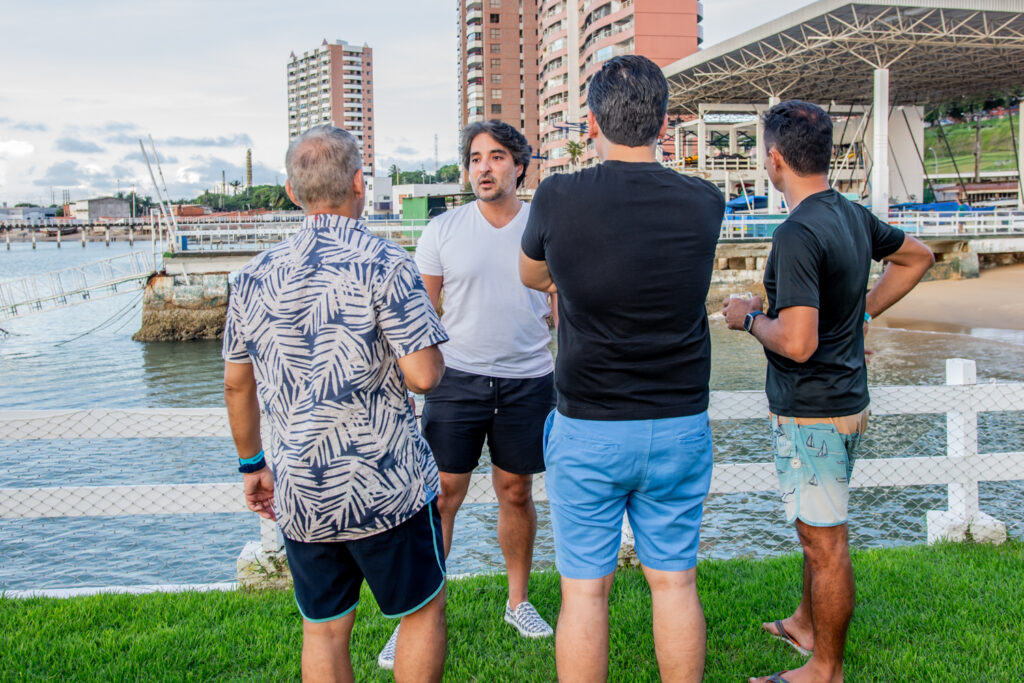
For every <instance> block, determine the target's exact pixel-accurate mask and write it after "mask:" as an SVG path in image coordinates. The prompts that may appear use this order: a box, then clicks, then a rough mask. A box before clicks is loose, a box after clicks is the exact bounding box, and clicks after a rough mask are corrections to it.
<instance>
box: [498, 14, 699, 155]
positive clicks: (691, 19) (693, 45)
mask: <svg viewBox="0 0 1024 683" xmlns="http://www.w3.org/2000/svg"><path fill="white" fill-rule="evenodd" d="M491 1H493V0H491ZM703 10H704V8H703V5H702V3H701V2H699V0H632V1H630V0H541V2H540V7H539V8H538V16H539V26H538V30H539V39H540V40H539V51H540V60H539V68H540V74H539V84H540V127H541V128H540V134H541V143H540V153H541V155H546V156H547V159H546V160H545V161H544V162H543V165H544V174H545V175H547V174H548V173H562V172H565V171H569V170H570V165H571V164H570V157H569V155H568V152H567V150H566V142H567V141H568V140H579V141H581V142H583V143H585V144H586V137H585V136H581V134H580V132H579V124H580V123H581V122H582V121H584V120H585V119H586V116H587V85H588V84H589V83H590V79H591V78H592V77H593V75H594V74H595V73H597V72H598V71H599V70H600V69H601V65H602V64H604V63H605V62H606V61H608V60H609V59H611V58H612V57H616V56H618V55H626V54H639V55H643V56H645V57H648V58H650V59H651V60H652V61H654V62H655V63H656V64H658V66H662V67H663V66H666V65H668V64H671V63H672V62H675V61H676V60H679V59H682V58H683V57H686V56H687V55H690V54H693V53H694V52H696V51H697V49H698V47H699V46H700V44H701V42H703V34H704V31H703V27H702V26H701V25H700V22H701V20H702V18H703V14H704V11H703ZM566 124H568V127H566ZM593 158H594V151H593V146H592V145H587V146H586V147H585V151H584V153H583V156H582V157H581V158H580V163H581V164H583V165H586V164H587V163H589V162H590V160H591V159H593Z"/></svg>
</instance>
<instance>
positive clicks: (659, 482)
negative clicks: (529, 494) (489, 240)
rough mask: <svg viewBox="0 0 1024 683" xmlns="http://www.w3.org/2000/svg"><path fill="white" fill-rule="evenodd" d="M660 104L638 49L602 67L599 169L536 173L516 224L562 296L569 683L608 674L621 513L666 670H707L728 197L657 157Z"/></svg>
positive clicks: (559, 447) (533, 261)
mask: <svg viewBox="0 0 1024 683" xmlns="http://www.w3.org/2000/svg"><path fill="white" fill-rule="evenodd" d="M667 100H668V87H667V84H666V82H665V78H664V76H663V75H662V73H661V69H659V68H658V66H657V65H656V64H654V63H653V62H651V61H650V60H648V59H646V58H644V57H639V56H623V57H616V58H614V59H611V60H609V61H608V62H607V63H605V65H604V67H603V68H602V69H601V71H600V72H598V73H597V74H596V75H595V76H594V77H593V79H592V81H591V83H590V86H589V90H588V94H587V103H588V105H589V108H590V113H589V115H588V128H589V131H590V136H591V137H592V138H594V141H595V147H596V149H597V153H598V156H599V157H600V158H601V160H602V162H603V163H601V164H599V165H597V166H594V167H592V168H588V169H585V170H583V171H581V172H579V173H574V174H568V175H555V176H551V177H550V178H548V179H546V180H545V181H544V182H543V183H541V185H540V187H539V188H538V189H537V193H536V195H535V197H534V200H533V203H532V207H531V210H530V219H529V221H528V223H527V226H526V231H525V232H524V233H523V240H522V254H521V255H520V269H519V272H520V276H521V277H522V280H523V283H524V284H525V285H526V286H528V287H532V288H534V289H539V290H542V291H547V292H552V293H553V292H555V291H556V289H557V292H558V316H559V327H558V359H557V363H556V366H555V386H556V388H557V389H558V406H557V409H556V411H555V412H553V413H552V415H551V416H550V417H549V418H548V424H547V426H546V431H545V444H544V461H545V465H546V467H547V480H546V486H547V492H548V498H549V500H550V501H551V518H552V526H553V529H554V534H555V562H556V565H557V567H558V571H559V573H560V574H561V576H562V609H561V612H560V614H559V618H558V628H557V629H556V644H555V649H556V659H557V664H558V677H559V680H561V681H563V682H564V681H594V680H603V679H604V678H605V677H606V676H607V670H608V592H609V590H610V588H611V585H612V579H613V577H614V572H615V567H616V564H617V553H618V548H619V545H620V540H621V526H622V516H623V513H624V512H625V513H626V514H628V515H629V522H630V526H631V527H632V529H633V533H634V535H635V537H636V551H637V556H638V557H639V559H640V562H641V563H642V564H643V567H644V574H645V576H646V577H647V580H648V583H649V584H650V586H651V595H652V599H653V605H654V642H655V652H656V654H657V657H658V665H659V669H660V671H661V675H662V678H663V679H664V680H673V681H698V680H700V678H701V675H702V672H703V668H704V645H705V626H704V614H703V611H702V609H701V605H700V600H699V599H698V597H697V589H696V568H695V567H696V561H697V541H698V531H699V528H700V521H701V516H702V513H703V503H704V498H705V497H706V496H707V492H708V487H709V485H710V480H711V462H712V455H711V432H710V429H709V426H708V416H707V406H708V378H709V374H710V351H711V343H710V337H709V333H708V322H707V315H706V312H705V309H704V301H705V299H706V297H707V292H708V285H709V283H710V280H711V269H712V263H713V261H714V255H715V245H716V243H717V241H718V235H719V233H720V231H721V225H722V214H723V211H724V208H725V200H724V198H723V197H722V194H721V192H719V191H718V189H717V188H715V186H714V185H711V184H710V183H708V182H706V181H703V180H699V179H696V178H691V177H687V176H682V175H680V174H678V173H676V172H675V171H672V170H669V169H667V168H664V167H663V166H661V164H659V163H657V162H656V161H655V146H656V143H657V141H658V138H659V137H661V136H662V135H664V133H665V128H666V126H667V118H666V115H665V113H666V105H667Z"/></svg>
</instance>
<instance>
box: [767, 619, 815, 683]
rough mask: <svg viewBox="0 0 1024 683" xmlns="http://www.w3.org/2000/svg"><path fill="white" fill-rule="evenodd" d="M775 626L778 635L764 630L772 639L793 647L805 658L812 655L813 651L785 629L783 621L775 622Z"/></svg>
mask: <svg viewBox="0 0 1024 683" xmlns="http://www.w3.org/2000/svg"><path fill="white" fill-rule="evenodd" d="M774 624H775V629H776V630H777V631H778V633H772V632H771V631H769V630H768V629H764V632H765V633H767V634H768V635H770V636H771V637H772V638H778V639H779V640H781V641H782V642H784V643H787V644H788V645H789V646H790V647H792V648H793V649H794V650H796V651H797V652H799V653H800V654H802V655H803V656H804V657H808V656H810V655H811V652H812V651H811V650H808V649H807V648H806V647H804V646H803V645H801V644H800V643H798V642H797V640H796V638H794V637H793V636H791V635H789V634H788V633H787V632H786V629H785V627H783V625H782V620H781V619H779V620H777V621H775V622H774ZM783 673H784V672H783ZM769 680H771V679H769Z"/></svg>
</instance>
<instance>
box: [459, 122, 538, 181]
mask: <svg viewBox="0 0 1024 683" xmlns="http://www.w3.org/2000/svg"><path fill="white" fill-rule="evenodd" d="M481 133H487V134H488V135H490V136H491V137H492V138H494V139H495V140H496V141H497V142H498V144H499V145H501V146H502V147H504V148H505V149H507V150H508V151H509V153H510V154H511V155H512V159H513V161H515V163H517V164H521V165H522V167H523V171H522V172H521V173H520V174H519V177H518V178H516V187H519V186H520V185H522V184H523V179H524V178H526V169H527V168H529V167H530V155H531V154H533V148H532V147H530V143H528V142H527V141H526V137H525V136H524V135H523V134H522V133H520V132H519V131H518V130H516V129H515V128H513V127H512V126H510V125H508V124H507V123H505V122H504V121H499V120H498V119H491V120H490V121H477V122H476V123H471V124H469V125H468V126H466V127H465V129H463V131H462V167H463V168H465V169H467V170H468V169H469V148H470V147H472V146H473V140H474V139H475V138H476V136H477V135H480V134H481Z"/></svg>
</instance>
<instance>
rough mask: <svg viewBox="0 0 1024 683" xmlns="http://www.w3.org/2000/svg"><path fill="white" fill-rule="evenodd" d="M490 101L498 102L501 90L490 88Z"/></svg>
mask: <svg viewBox="0 0 1024 683" xmlns="http://www.w3.org/2000/svg"><path fill="white" fill-rule="evenodd" d="M491 99H492V100H500V99H501V88H492V89H491Z"/></svg>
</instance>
